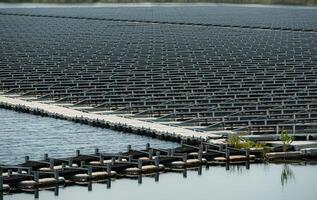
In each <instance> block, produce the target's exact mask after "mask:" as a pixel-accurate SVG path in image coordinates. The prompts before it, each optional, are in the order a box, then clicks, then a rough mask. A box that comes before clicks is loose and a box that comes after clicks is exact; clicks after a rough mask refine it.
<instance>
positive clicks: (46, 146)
mask: <svg viewBox="0 0 317 200" xmlns="http://www.w3.org/2000/svg"><path fill="white" fill-rule="evenodd" d="M146 143H150V144H151V145H152V146H157V147H160V148H172V147H175V146H177V143H173V142H167V141H161V140H158V139H154V138H149V137H144V136H139V135H134V134H127V133H121V132H117V131H113V130H108V129H102V128H96V127H91V126H88V125H82V124H77V123H73V122H70V121H65V120H57V119H53V118H48V117H40V116H34V115H30V114H25V113H18V112H14V111H11V110H5V109H0V164H17V163H21V162H23V161H24V156H26V155H29V156H30V158H31V159H42V158H43V154H44V153H48V154H49V155H51V156H55V157H66V156H72V155H75V151H76V149H80V150H81V152H83V153H94V149H95V148H99V149H100V150H101V151H104V152H109V153H111V152H119V151H125V150H126V149H127V145H128V144H131V145H132V147H133V148H135V149H142V148H143V149H144V148H145V145H146Z"/></svg>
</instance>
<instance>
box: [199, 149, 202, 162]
mask: <svg viewBox="0 0 317 200" xmlns="http://www.w3.org/2000/svg"><path fill="white" fill-rule="evenodd" d="M198 160H199V161H202V160H203V150H202V149H199V151H198Z"/></svg>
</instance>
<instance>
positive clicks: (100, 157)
mask: <svg viewBox="0 0 317 200" xmlns="http://www.w3.org/2000/svg"><path fill="white" fill-rule="evenodd" d="M99 162H100V165H103V164H104V163H103V156H102V155H100V156H99Z"/></svg>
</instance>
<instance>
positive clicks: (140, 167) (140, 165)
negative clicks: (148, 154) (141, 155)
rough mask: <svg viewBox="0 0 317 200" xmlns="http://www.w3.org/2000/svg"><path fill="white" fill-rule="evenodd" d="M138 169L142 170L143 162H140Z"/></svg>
mask: <svg viewBox="0 0 317 200" xmlns="http://www.w3.org/2000/svg"><path fill="white" fill-rule="evenodd" d="M138 168H139V169H140V170H141V169H142V160H138Z"/></svg>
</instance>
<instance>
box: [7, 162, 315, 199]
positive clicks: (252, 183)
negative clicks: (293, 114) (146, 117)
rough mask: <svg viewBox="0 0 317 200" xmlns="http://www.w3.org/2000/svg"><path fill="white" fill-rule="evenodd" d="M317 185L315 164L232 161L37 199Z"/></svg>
mask: <svg viewBox="0 0 317 200" xmlns="http://www.w3.org/2000/svg"><path fill="white" fill-rule="evenodd" d="M285 174H288V175H287V176H285ZM140 180H142V183H141V184H140ZM316 184H317V164H314V165H312V164H309V165H298V164H297V165H284V164H279V165H277V164H253V165H251V168H250V169H249V170H247V169H246V168H245V167H244V166H231V167H230V170H228V171H227V170H226V169H225V168H224V167H209V169H207V168H205V167H204V168H202V171H201V175H199V173H198V171H187V178H185V177H184V174H182V173H165V174H160V175H159V180H158V181H155V178H154V177H142V179H139V180H138V179H136V180H132V179H117V180H114V181H112V182H111V187H110V188H107V185H106V184H100V183H99V184H98V183H94V184H92V188H91V191H88V186H71V187H66V188H59V190H58V193H59V194H58V196H55V195H54V190H51V191H48V190H45V191H40V192H39V199H43V200H68V199H76V200H86V199H93V200H102V199H111V200H124V199H138V200H145V199H151V200H161V199H174V200H178V199H182V200H193V199H200V200H205V199H206V200H207V199H208V200H210V199H222V200H233V199H234V200H245V199H257V200H269V199H271V200H284V199H285V200H298V199H303V200H315V199H316V191H315V190H316ZM28 199H34V194H14V195H5V196H4V200H28Z"/></svg>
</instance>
